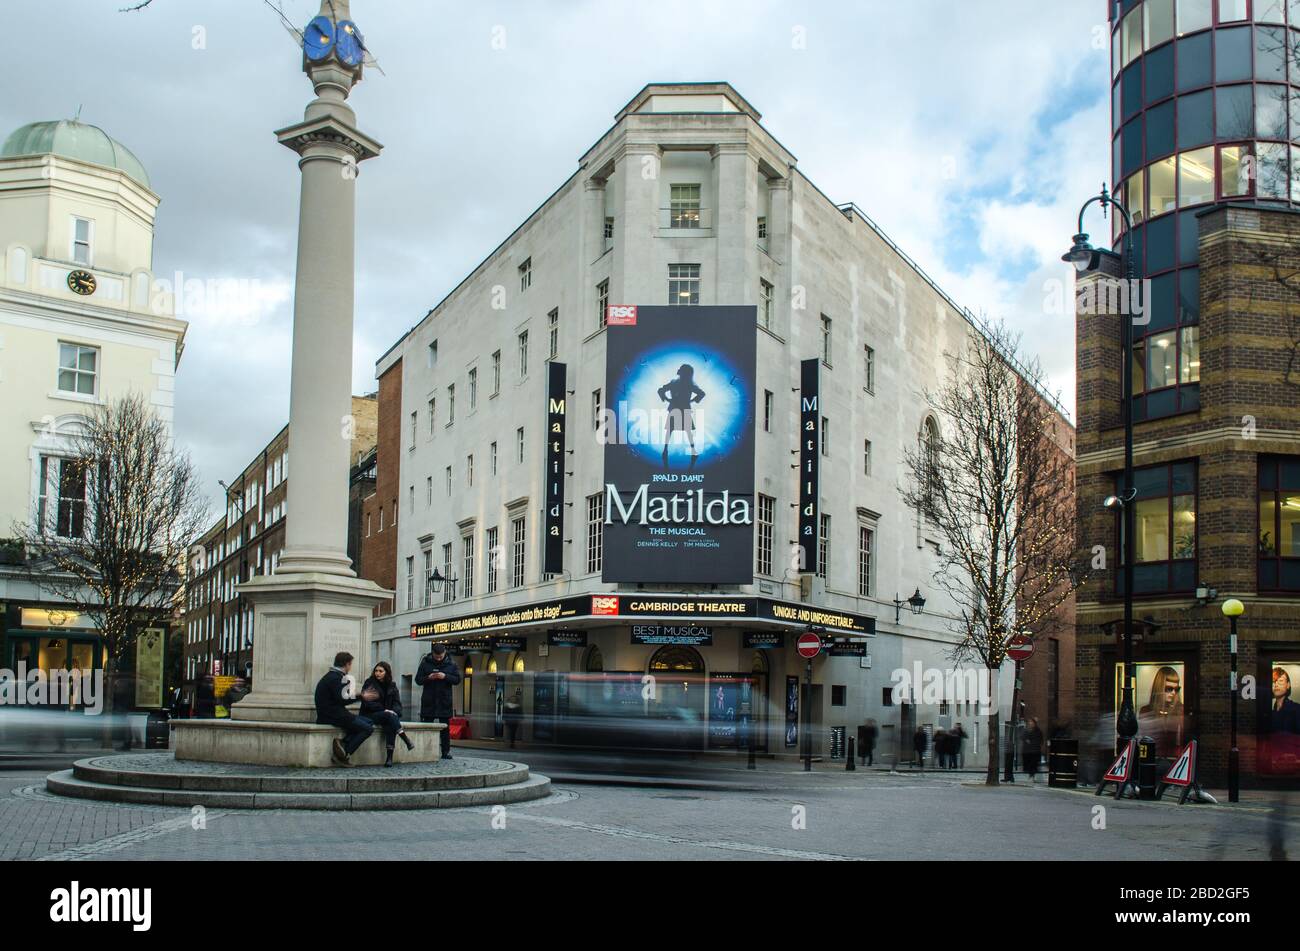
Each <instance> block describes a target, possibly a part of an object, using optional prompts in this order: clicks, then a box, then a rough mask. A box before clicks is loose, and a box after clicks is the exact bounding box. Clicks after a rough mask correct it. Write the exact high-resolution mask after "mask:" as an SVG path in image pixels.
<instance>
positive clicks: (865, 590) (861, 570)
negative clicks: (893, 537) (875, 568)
mask: <svg viewBox="0 0 1300 951" xmlns="http://www.w3.org/2000/svg"><path fill="white" fill-rule="evenodd" d="M875 542H876V533H875V531H873V530H872V529H871V527H870V526H868V525H859V526H858V594H859V595H861V596H862V597H864V598H867V597H870V596H871V550H872V548H873V547H874V546H875Z"/></svg>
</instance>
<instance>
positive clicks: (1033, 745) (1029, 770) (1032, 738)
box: [1020, 717, 1043, 783]
mask: <svg viewBox="0 0 1300 951" xmlns="http://www.w3.org/2000/svg"><path fill="white" fill-rule="evenodd" d="M1020 755H1021V758H1022V759H1023V760H1024V763H1025V775H1026V776H1028V777H1029V781H1030V782H1031V783H1036V782H1038V764H1039V762H1040V761H1041V760H1042V758H1043V731H1042V730H1040V729H1039V728H1038V720H1037V719H1035V718H1034V717H1030V718H1029V719H1028V720H1027V721H1025V732H1024V735H1023V737H1022V738H1021V741H1020Z"/></svg>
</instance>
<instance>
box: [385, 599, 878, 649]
mask: <svg viewBox="0 0 1300 951" xmlns="http://www.w3.org/2000/svg"><path fill="white" fill-rule="evenodd" d="M603 618H608V619H610V620H611V621H617V620H627V621H633V622H635V621H651V620H663V621H679V620H684V619H689V620H692V621H697V622H706V621H707V622H714V623H716V622H722V621H727V622H731V623H736V622H739V623H741V624H756V625H769V626H770V625H779V626H783V627H790V628H806V627H821V628H825V629H826V631H827V632H828V633H833V634H856V635H858V636H874V635H875V633H876V619H875V618H873V617H865V616H864V615H861V614H848V613H847V612H844V611H830V610H825V609H823V608H817V607H813V606H812V605H808V604H797V603H792V602H789V601H775V600H773V599H771V598H745V597H737V598H727V597H713V598H710V597H681V596H677V595H670V594H668V595H660V594H635V595H631V594H584V595H577V596H574V597H571V598H559V599H556V600H554V601H539V602H536V603H534V604H524V605H520V606H519V607H516V608H503V609H502V610H500V611H485V612H482V613H480V614H465V615H461V616H460V617H451V618H445V619H441V620H437V621H425V622H423V623H420V624H412V625H411V637H427V638H432V639H439V640H441V639H444V638H449V637H457V636H459V635H464V634H480V633H484V632H491V631H505V630H510V629H522V628H540V627H546V626H548V625H554V624H566V625H567V624H568V623H570V622H572V621H574V620H586V621H588V622H589V624H590V626H595V624H597V623H599V622H600V621H601V619H603Z"/></svg>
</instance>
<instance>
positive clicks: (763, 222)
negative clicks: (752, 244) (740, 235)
mask: <svg viewBox="0 0 1300 951" xmlns="http://www.w3.org/2000/svg"><path fill="white" fill-rule="evenodd" d="M758 240H759V241H766V240H767V218H766V217H764V216H762V215H760V216H759V219H758Z"/></svg>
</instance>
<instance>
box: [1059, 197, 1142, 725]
mask: <svg viewBox="0 0 1300 951" xmlns="http://www.w3.org/2000/svg"><path fill="white" fill-rule="evenodd" d="M1093 202H1099V203H1100V204H1101V208H1102V212H1103V214H1104V213H1105V210H1106V209H1107V208H1108V207H1111V206H1114V208H1115V211H1116V212H1117V213H1118V214H1120V215H1122V216H1123V218H1124V252H1123V264H1124V279H1125V282H1126V289H1127V290H1128V291H1130V292H1131V290H1132V287H1133V280H1134V278H1135V276H1136V275H1135V271H1134V254H1133V217H1132V216H1131V215H1130V214H1129V211H1128V209H1127V208H1126V207H1124V204H1123V203H1122V202H1120V201H1118V200H1117V199H1116V198H1115V197H1114V196H1113V195H1111V194H1110V192H1109V191H1108V190H1107V189H1106V186H1105V185H1102V186H1101V194H1100V195H1095V196H1093V197H1092V198H1089V199H1088V200H1087V201H1086V202H1084V203H1083V207H1082V208H1080V209H1079V228H1078V231H1077V233H1076V234H1075V236H1074V244H1073V246H1072V247H1071V248H1070V250H1069V251H1067V252H1066V253H1065V254H1063V255H1062V256H1061V260H1062V261H1065V262H1066V263H1068V264H1073V265H1074V267H1075V270H1077V271H1078V272H1079V273H1080V274H1083V273H1086V272H1087V271H1090V270H1093V269H1095V268H1096V267H1098V265H1100V263H1101V252H1100V251H1098V250H1097V249H1095V248H1093V247H1092V245H1091V244H1089V243H1088V235H1087V234H1086V233H1085V232H1084V230H1083V216H1084V214H1085V213H1086V212H1087V210H1088V208H1089V207H1091V206H1092V204H1093ZM1123 299H1124V300H1129V299H1131V293H1130V295H1129V296H1125V297H1124V298H1123ZM1122 316H1123V317H1124V332H1123V335H1122V339H1123V352H1122V356H1121V361H1120V363H1121V370H1120V399H1121V401H1122V406H1123V411H1124V481H1123V485H1122V486H1121V487H1120V490H1119V492H1118V493H1116V494H1115V495H1112V496H1109V497H1108V498H1107V499H1106V501H1105V506H1106V508H1108V509H1114V508H1118V509H1119V510H1120V517H1121V519H1122V522H1123V533H1122V534H1123V542H1124V552H1123V558H1124V692H1123V700H1122V701H1121V703H1120V711H1119V718H1118V720H1117V722H1116V724H1115V729H1116V732H1117V733H1118V734H1119V738H1120V742H1121V743H1123V744H1127V743H1128V741H1129V740H1131V739H1133V737H1134V736H1136V735H1137V731H1138V722H1137V712H1136V710H1134V708H1133V681H1134V676H1133V510H1134V506H1133V505H1131V504H1130V503H1131V502H1132V501H1133V499H1134V498H1136V496H1137V489H1136V488H1135V487H1134V485H1133V320H1132V317H1131V316H1130V315H1122Z"/></svg>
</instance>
